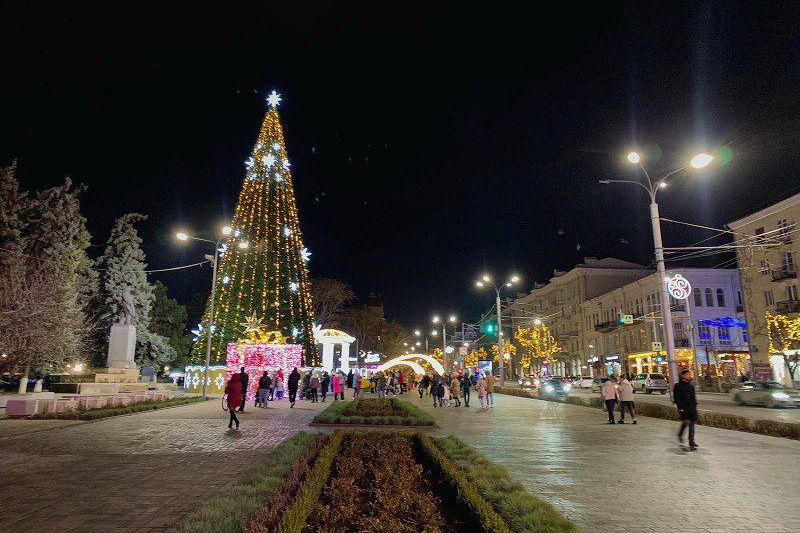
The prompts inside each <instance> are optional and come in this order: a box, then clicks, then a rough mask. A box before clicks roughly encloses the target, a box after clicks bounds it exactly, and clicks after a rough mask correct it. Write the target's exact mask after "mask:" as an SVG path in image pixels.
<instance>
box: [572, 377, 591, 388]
mask: <svg viewBox="0 0 800 533" xmlns="http://www.w3.org/2000/svg"><path fill="white" fill-rule="evenodd" d="M593 382H594V379H592V377H591V376H581V377H579V378H578V379H577V383H575V386H576V387H578V388H581V389H591V388H592V383H593Z"/></svg>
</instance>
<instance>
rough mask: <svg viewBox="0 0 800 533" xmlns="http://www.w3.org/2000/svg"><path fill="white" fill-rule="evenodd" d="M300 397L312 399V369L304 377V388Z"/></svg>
mask: <svg viewBox="0 0 800 533" xmlns="http://www.w3.org/2000/svg"><path fill="white" fill-rule="evenodd" d="M300 399H301V400H310V399H311V371H310V370H309V371H308V373H307V374H306V375H305V376H304V377H303V390H302V391H301V393H300Z"/></svg>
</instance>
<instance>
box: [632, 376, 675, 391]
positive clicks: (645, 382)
mask: <svg viewBox="0 0 800 533" xmlns="http://www.w3.org/2000/svg"><path fill="white" fill-rule="evenodd" d="M631 385H632V386H633V392H636V391H639V392H644V393H646V394H653V392H660V393H661V394H666V393H667V390H668V389H669V385H667V380H666V378H665V377H664V374H649V373H645V374H637V375H636V377H635V378H633V381H632V382H631Z"/></svg>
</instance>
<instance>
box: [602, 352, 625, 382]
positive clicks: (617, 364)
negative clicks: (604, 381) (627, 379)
mask: <svg viewBox="0 0 800 533" xmlns="http://www.w3.org/2000/svg"><path fill="white" fill-rule="evenodd" d="M603 366H604V370H605V373H606V376H610V375H611V374H614V375H616V376H619V375H620V374H621V373H622V361H621V360H620V356H619V354H618V353H613V354H607V355H604V356H603Z"/></svg>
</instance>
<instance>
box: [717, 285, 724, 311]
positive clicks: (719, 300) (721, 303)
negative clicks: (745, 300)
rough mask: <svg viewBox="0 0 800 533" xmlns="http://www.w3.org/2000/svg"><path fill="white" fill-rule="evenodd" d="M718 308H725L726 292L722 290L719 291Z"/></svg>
mask: <svg viewBox="0 0 800 533" xmlns="http://www.w3.org/2000/svg"><path fill="white" fill-rule="evenodd" d="M717 307H725V292H723V290H722V289H717Z"/></svg>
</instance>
